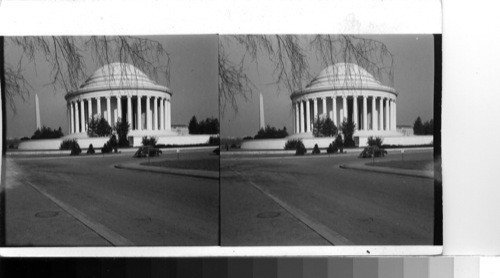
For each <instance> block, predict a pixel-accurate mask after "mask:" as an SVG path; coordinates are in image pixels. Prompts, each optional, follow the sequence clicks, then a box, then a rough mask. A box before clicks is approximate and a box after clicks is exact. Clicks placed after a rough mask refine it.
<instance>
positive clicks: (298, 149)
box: [295, 140, 307, 155]
mask: <svg viewBox="0 0 500 278" xmlns="http://www.w3.org/2000/svg"><path fill="white" fill-rule="evenodd" d="M306 153H307V149H306V147H305V146H304V143H302V140H298V142H297V146H296V149H295V155H304V154H306Z"/></svg>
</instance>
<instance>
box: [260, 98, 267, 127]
mask: <svg viewBox="0 0 500 278" xmlns="http://www.w3.org/2000/svg"><path fill="white" fill-rule="evenodd" d="M259 99H260V129H265V128H266V121H265V120H264V98H263V97H262V93H260V97H259Z"/></svg>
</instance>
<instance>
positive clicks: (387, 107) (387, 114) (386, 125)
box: [384, 98, 389, 130]
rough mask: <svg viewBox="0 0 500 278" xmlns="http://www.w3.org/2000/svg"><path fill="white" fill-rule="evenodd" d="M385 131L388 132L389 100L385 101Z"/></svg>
mask: <svg viewBox="0 0 500 278" xmlns="http://www.w3.org/2000/svg"><path fill="white" fill-rule="evenodd" d="M384 102H385V117H384V118H385V129H384V130H389V99H387V98H386V99H385V101H384Z"/></svg>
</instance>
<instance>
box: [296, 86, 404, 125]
mask: <svg viewBox="0 0 500 278" xmlns="http://www.w3.org/2000/svg"><path fill="white" fill-rule="evenodd" d="M338 97H341V98H342V102H341V103H342V105H341V108H340V111H339V112H340V113H337V112H338V111H337V98H338ZM360 98H361V103H358V101H359V99H360ZM318 99H320V100H321V104H322V105H321V106H322V110H321V111H322V113H321V114H320V113H319V111H318V110H319V107H318ZM348 99H349V100H350V101H351V102H352V105H351V107H352V108H351V109H349V106H348ZM330 100H331V101H330ZM377 102H378V105H377ZM328 103H331V107H332V109H331V110H329V111H328V110H327V107H328ZM369 103H370V105H369ZM358 104H360V105H361V109H359V110H358ZM311 105H312V106H313V107H312V112H313V113H311ZM292 107H293V110H294V113H293V114H294V115H295V120H294V128H295V133H307V132H312V129H313V123H314V120H315V119H317V118H318V116H319V115H325V114H326V117H329V118H330V119H332V121H333V123H334V124H335V125H336V126H337V127H339V126H340V125H341V124H342V122H343V121H344V120H347V119H348V115H350V116H351V119H352V121H353V122H354V123H355V124H356V129H357V130H364V131H366V130H380V131H392V130H396V100H395V99H394V98H390V97H377V96H368V95H360V96H346V95H343V96H332V97H318V98H305V99H298V100H296V101H295V102H294V104H293V106H292ZM348 110H350V111H348ZM338 114H339V116H340V119H337V115H338ZM369 115H370V116H369Z"/></svg>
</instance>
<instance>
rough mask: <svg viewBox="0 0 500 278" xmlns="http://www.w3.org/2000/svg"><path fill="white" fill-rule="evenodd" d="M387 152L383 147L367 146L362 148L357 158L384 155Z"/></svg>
mask: <svg viewBox="0 0 500 278" xmlns="http://www.w3.org/2000/svg"><path fill="white" fill-rule="evenodd" d="M386 154H387V151H386V150H385V149H382V148H381V147H378V146H369V147H366V148H364V149H363V151H362V152H361V153H360V154H359V156H358V157H359V158H371V157H384V156H385V155H386Z"/></svg>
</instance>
